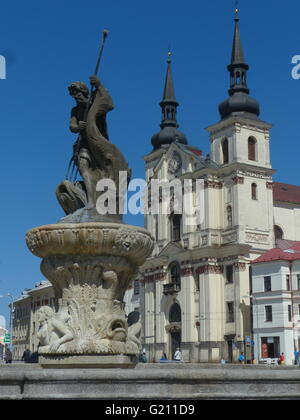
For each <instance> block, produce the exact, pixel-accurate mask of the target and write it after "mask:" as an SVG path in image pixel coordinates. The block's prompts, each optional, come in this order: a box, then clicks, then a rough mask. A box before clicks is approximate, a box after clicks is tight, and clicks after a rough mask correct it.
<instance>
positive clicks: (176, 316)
mask: <svg viewBox="0 0 300 420" xmlns="http://www.w3.org/2000/svg"><path fill="white" fill-rule="evenodd" d="M169 321H170V323H171V322H181V308H180V306H179V305H178V303H174V304H173V305H172V306H171V309H170V315H169Z"/></svg>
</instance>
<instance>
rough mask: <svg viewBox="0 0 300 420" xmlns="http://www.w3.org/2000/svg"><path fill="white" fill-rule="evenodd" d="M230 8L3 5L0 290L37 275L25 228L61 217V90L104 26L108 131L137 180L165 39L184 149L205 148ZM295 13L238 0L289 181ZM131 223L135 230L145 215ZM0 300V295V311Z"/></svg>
mask: <svg viewBox="0 0 300 420" xmlns="http://www.w3.org/2000/svg"><path fill="white" fill-rule="evenodd" d="M286 4H288V7H287V6H285V5H286ZM233 10H234V2H233V1H232V0H228V1H227V0H211V1H209V2H208V1H199V0H187V1H185V2H182V1H180V0H172V2H162V1H161V0H151V2H148V1H147V2H146V1H145V0H126V1H125V0H110V1H109V2H108V1H100V0H97V1H94V0H87V1H85V2H82V1H78V0H72V1H70V0H60V1H58V0H51V1H48V0H44V1H43V2H41V1H33V0H27V1H26V2H20V1H13V0H12V1H10V2H5V3H3V4H2V6H1V24H0V54H2V55H4V56H5V57H6V59H7V80H0V107H1V113H0V122H1V125H0V127H1V157H2V159H1V163H2V164H1V168H2V183H1V200H2V206H1V222H0V224H1V239H2V240H1V241H0V294H4V293H12V294H13V295H14V296H18V295H19V294H20V293H21V292H22V290H23V289H24V288H27V287H33V286H34V283H35V282H37V281H40V280H42V275H41V274H40V271H39V264H40V262H39V260H38V259H37V258H36V257H34V256H32V255H31V254H30V253H29V251H28V250H27V248H26V245H25V240H24V238H25V233H26V231H27V230H29V229H30V228H33V227H36V226H40V225H43V224H48V223H54V222H56V221H57V220H58V219H59V218H60V217H61V216H62V211H61V209H60V207H59V206H58V204H57V202H56V198H55V188H56V186H57V184H58V183H59V182H60V181H61V180H62V179H63V178H64V175H65V172H66V168H67V164H68V161H69V158H70V154H71V149H72V144H73V142H74V141H75V137H74V135H73V134H71V133H70V132H69V131H68V122H69V112H70V109H71V107H72V106H73V102H72V99H71V98H70V97H69V95H68V92H67V86H68V84H69V83H70V82H73V81H78V80H81V81H87V80H88V76H90V75H91V74H92V73H93V69H94V67H95V61H96V57H97V51H98V46H99V43H100V38H101V33H102V30H103V29H105V28H107V29H109V30H110V35H109V39H108V41H107V45H106V50H105V54H104V61H103V65H102V68H101V79H102V81H103V83H104V84H105V85H106V87H107V88H108V89H109V90H110V92H111V94H112V96H113V98H114V102H115V106H116V109H115V110H114V111H113V112H112V113H111V114H110V115H109V117H108V122H109V131H110V137H111V140H112V141H113V142H114V143H115V144H117V145H118V146H119V147H120V148H121V149H122V150H123V152H124V153H125V154H126V157H127V159H128V161H129V163H130V165H131V167H132V169H133V176H134V177H143V175H144V164H143V160H142V156H143V155H145V154H147V153H149V152H150V151H151V144H150V139H151V136H152V135H153V134H154V133H156V132H157V131H158V130H159V123H160V108H159V106H158V103H159V101H160V100H161V96H162V90H163V83H164V77H165V72H166V59H167V51H168V45H169V44H170V45H171V49H172V51H173V77H174V82H175V88H176V96H177V99H178V101H179V102H180V108H179V110H178V120H179V123H180V127H181V130H182V131H183V132H184V133H185V134H186V136H187V138H188V140H189V143H190V144H192V145H195V146H198V147H199V148H201V149H202V150H203V152H204V153H208V152H209V140H208V134H207V133H206V131H205V130H204V129H205V127H207V126H209V125H211V124H213V123H215V122H217V121H218V120H219V115H218V104H219V103H220V102H221V101H222V100H224V99H225V98H226V97H227V90H228V85H229V77H228V73H227V70H226V66H227V64H229V58H230V54H231V44H232V37H233ZM299 14H300V4H299V1H297V0H290V1H289V2H288V3H285V4H284V3H282V2H279V1H273V2H271V1H269V0H251V1H246V0H240V18H241V22H240V27H241V34H242V39H243V45H244V50H245V56H246V61H247V62H248V63H249V64H250V72H249V77H248V82H249V87H250V89H251V95H252V96H253V97H255V98H256V99H258V100H259V101H260V104H261V111H262V112H261V118H262V119H264V120H266V121H268V122H271V123H274V128H273V129H272V132H271V154H272V163H273V167H274V168H275V169H276V170H277V171H278V172H277V174H276V175H275V180H280V181H281V182H286V183H293V184H300V179H299V173H298V166H299V144H298V143H299V141H300V139H299V125H300V121H299V112H300V110H299V96H300V80H299V81H295V80H293V79H292V77H291V70H292V64H291V60H292V57H293V56H294V55H296V54H300V42H299V22H298V20H299ZM128 222H130V223H131V224H139V225H141V224H142V223H143V219H142V217H136V218H132V217H131V218H129V219H128ZM7 304H8V301H4V300H3V299H2V300H0V314H4V315H6V316H7V315H8V310H7Z"/></svg>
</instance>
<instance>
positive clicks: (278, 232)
mask: <svg viewBox="0 0 300 420" xmlns="http://www.w3.org/2000/svg"><path fill="white" fill-rule="evenodd" d="M274 235H275V240H276V241H278V240H280V239H283V237H284V235H283V230H282V229H281V228H280V227H279V226H276V225H275V226H274Z"/></svg>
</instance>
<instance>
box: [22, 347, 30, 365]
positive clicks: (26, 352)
mask: <svg viewBox="0 0 300 420" xmlns="http://www.w3.org/2000/svg"><path fill="white" fill-rule="evenodd" d="M30 357H31V351H30V350H29V349H25V350H24V353H23V356H22V361H23V362H24V363H29V362H30Z"/></svg>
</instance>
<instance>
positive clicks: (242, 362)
mask: <svg viewBox="0 0 300 420" xmlns="http://www.w3.org/2000/svg"><path fill="white" fill-rule="evenodd" d="M239 363H240V364H241V365H243V364H244V363H245V355H244V353H241V355H240V357H239Z"/></svg>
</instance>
